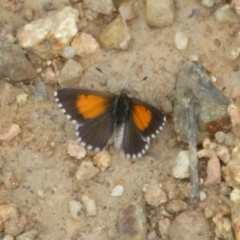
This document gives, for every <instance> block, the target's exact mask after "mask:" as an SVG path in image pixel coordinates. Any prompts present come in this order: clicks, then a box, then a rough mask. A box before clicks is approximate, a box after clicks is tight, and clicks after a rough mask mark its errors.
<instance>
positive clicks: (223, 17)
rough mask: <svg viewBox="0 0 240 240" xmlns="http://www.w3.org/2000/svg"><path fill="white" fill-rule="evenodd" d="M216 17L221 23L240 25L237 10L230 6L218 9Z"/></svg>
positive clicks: (226, 5)
mask: <svg viewBox="0 0 240 240" xmlns="http://www.w3.org/2000/svg"><path fill="white" fill-rule="evenodd" d="M215 17H216V19H217V20H218V21H220V22H230V23H239V22H240V17H239V15H238V14H237V13H236V12H235V10H234V9H233V8H232V7H231V6H230V5H229V4H225V5H223V6H221V7H220V8H218V9H217V11H216V12H215Z"/></svg>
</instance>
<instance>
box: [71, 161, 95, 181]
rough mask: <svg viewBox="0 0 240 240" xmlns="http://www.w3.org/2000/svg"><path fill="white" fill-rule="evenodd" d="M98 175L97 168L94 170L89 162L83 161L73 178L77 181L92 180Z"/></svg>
mask: <svg viewBox="0 0 240 240" xmlns="http://www.w3.org/2000/svg"><path fill="white" fill-rule="evenodd" d="M98 173H99V170H98V168H96V167H95V166H94V165H93V164H92V163H91V162H87V161H83V162H81V165H80V167H79V168H78V170H77V171H76V173H75V178H76V179H77V180H78V181H83V180H89V179H92V178H94V177H95V176H96V175H97V174H98Z"/></svg>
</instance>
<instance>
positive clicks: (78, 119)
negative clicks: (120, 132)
mask: <svg viewBox="0 0 240 240" xmlns="http://www.w3.org/2000/svg"><path fill="white" fill-rule="evenodd" d="M55 99H56V101H57V103H58V105H59V107H60V108H61V109H62V111H63V112H64V113H65V114H66V116H67V118H68V119H70V120H71V121H72V122H73V123H74V124H75V126H76V130H77V131H76V135H77V137H78V140H79V142H80V143H81V144H82V145H83V146H84V147H86V148H88V149H90V150H95V151H99V150H102V149H103V148H104V147H105V146H106V145H107V143H108V141H109V139H110V138H111V136H112V134H113V131H114V122H115V118H114V115H113V114H112V108H113V106H114V105H113V104H112V101H114V99H115V95H113V94H111V93H105V92H99V91H92V90H86V89H72V88H65V89H61V90H58V91H57V92H55Z"/></svg>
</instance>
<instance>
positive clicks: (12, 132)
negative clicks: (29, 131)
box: [0, 124, 21, 141]
mask: <svg viewBox="0 0 240 240" xmlns="http://www.w3.org/2000/svg"><path fill="white" fill-rule="evenodd" d="M19 133H21V128H20V127H19V125H17V124H12V126H11V127H10V129H9V130H8V132H6V133H3V134H0V140H2V141H11V140H12V139H13V138H15V137H16V136H17V135H18V134H19Z"/></svg>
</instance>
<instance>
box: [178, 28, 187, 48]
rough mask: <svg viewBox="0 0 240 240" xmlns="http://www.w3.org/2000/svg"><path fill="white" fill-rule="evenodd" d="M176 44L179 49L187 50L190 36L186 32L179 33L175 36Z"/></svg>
mask: <svg viewBox="0 0 240 240" xmlns="http://www.w3.org/2000/svg"><path fill="white" fill-rule="evenodd" d="M175 44H176V47H177V49H179V50H185V49H186V48H187V45H188V36H187V35H186V34H185V33H184V32H177V33H176V35H175Z"/></svg>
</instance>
